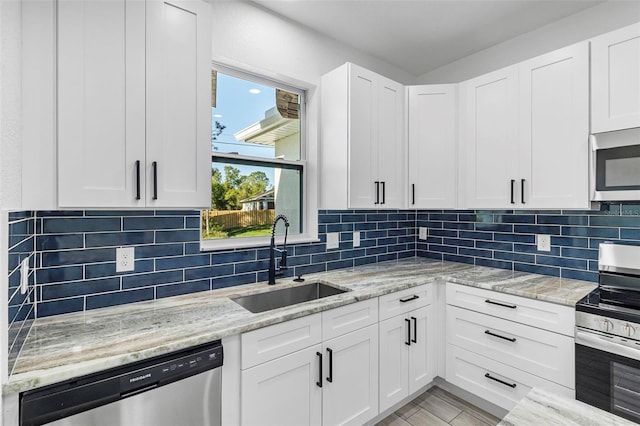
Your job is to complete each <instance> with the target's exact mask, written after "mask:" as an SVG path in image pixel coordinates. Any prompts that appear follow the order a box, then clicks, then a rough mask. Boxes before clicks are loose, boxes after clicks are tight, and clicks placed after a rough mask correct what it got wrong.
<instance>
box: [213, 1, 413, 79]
mask: <svg viewBox="0 0 640 426" xmlns="http://www.w3.org/2000/svg"><path fill="white" fill-rule="evenodd" d="M212 7H213V19H212V21H213V44H212V48H213V56H214V60H219V61H221V62H225V63H228V62H229V61H230V62H237V63H239V64H244V65H249V66H252V67H256V68H258V69H262V70H269V71H272V72H274V73H276V74H282V75H284V76H287V77H289V78H294V79H298V80H301V81H306V82H310V83H314V84H317V83H318V82H319V80H320V76H321V75H322V74H325V73H327V72H328V71H331V70H332V69H334V68H337V67H338V66H340V65H342V64H343V63H345V62H347V61H349V62H354V63H356V64H358V65H361V66H363V67H365V68H368V69H370V70H372V71H376V72H378V73H380V74H382V75H384V76H386V77H389V78H391V79H394V80H396V81H399V82H401V83H413V81H414V79H415V76H413V75H411V74H409V73H407V72H405V71H403V70H401V69H399V68H397V67H395V66H393V65H390V64H388V63H386V62H383V61H381V60H378V59H376V58H374V57H372V56H369V55H367V54H364V53H362V52H360V51H359V50H356V49H353V48H350V47H348V46H345V45H344V44H342V43H340V42H338V41H335V40H333V39H330V38H328V37H326V36H324V35H321V34H319V33H317V32H315V31H313V30H310V29H308V28H306V27H303V26H301V25H299V24H297V23H295V22H293V21H290V20H288V19H286V18H284V17H282V16H280V15H276V14H275V13H273V12H271V11H268V10H266V9H264V8H262V7H260V6H258V5H256V4H252V3H247V2H243V1H228V0H227V1H224V0H223V1H219V0H218V1H213V2H212Z"/></svg>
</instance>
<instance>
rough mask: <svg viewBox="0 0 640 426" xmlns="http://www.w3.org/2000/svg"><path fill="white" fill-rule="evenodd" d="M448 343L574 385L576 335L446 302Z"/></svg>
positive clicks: (560, 382) (555, 380)
mask: <svg viewBox="0 0 640 426" xmlns="http://www.w3.org/2000/svg"><path fill="white" fill-rule="evenodd" d="M446 324H447V343H450V344H453V345H456V346H459V347H461V348H464V349H467V350H469V351H472V352H474V353H477V354H480V355H483V356H486V357H488V358H491V359H493V360H496V361H499V362H501V363H504V364H507V365H510V366H512V367H515V368H518V369H520V370H523V371H525V372H528V373H531V374H535V375H536V376H540V377H542V378H544V379H547V380H551V381H553V382H556V383H558V384H561V385H563V386H566V387H568V388H571V389H574V388H575V385H574V382H575V377H574V374H573V372H574V368H573V366H574V362H575V360H574V339H573V338H572V337H568V336H564V335H562V334H557V333H552V332H550V331H546V330H540V329H538V328H533V327H529V326H526V325H522V324H518V323H514V322H510V321H507V320H504V319H501V318H496V317H492V316H489V315H483V314H480V313H477V312H473V311H468V310H466V309H461V308H457V307H455V306H447V320H446Z"/></svg>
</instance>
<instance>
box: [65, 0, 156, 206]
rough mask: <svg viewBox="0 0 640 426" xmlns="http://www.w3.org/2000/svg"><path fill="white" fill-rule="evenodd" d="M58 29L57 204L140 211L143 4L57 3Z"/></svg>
mask: <svg viewBox="0 0 640 426" xmlns="http://www.w3.org/2000/svg"><path fill="white" fill-rule="evenodd" d="M57 28H58V204H59V205H60V206H61V207H136V206H144V202H145V201H144V194H141V196H140V199H136V198H137V197H136V195H137V194H136V189H137V182H136V179H137V174H136V162H139V163H138V164H140V166H141V167H144V162H145V128H144V123H145V92H144V84H145V64H144V57H145V33H144V28H145V4H144V2H135V1H124V0H118V1H107V0H103V1H93V0H91V1H89V0H85V1H78V0H73V1H70V0H60V1H59V2H58V26H57ZM140 185H141V188H144V175H143V174H142V173H140Z"/></svg>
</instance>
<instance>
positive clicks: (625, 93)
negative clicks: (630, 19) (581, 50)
mask: <svg viewBox="0 0 640 426" xmlns="http://www.w3.org/2000/svg"><path fill="white" fill-rule="evenodd" d="M591 108H592V110H591V133H600V132H609V131H612V130H621V129H629V128H632V127H640V24H635V25H631V26H628V27H625V28H622V29H619V30H617V31H613V32H610V33H607V34H604V35H601V36H599V37H596V38H594V39H593V40H591Z"/></svg>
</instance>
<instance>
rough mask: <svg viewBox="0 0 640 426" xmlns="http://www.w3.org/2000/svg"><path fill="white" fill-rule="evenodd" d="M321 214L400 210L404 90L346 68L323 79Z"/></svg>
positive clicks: (370, 74) (365, 72)
mask: <svg viewBox="0 0 640 426" xmlns="http://www.w3.org/2000/svg"><path fill="white" fill-rule="evenodd" d="M320 104H321V146H320V165H321V168H322V177H321V179H322V185H320V187H319V190H320V193H321V206H322V208H346V207H349V208H401V207H403V206H404V194H405V192H406V191H405V189H404V188H405V186H404V185H405V179H406V178H405V165H406V141H405V136H404V135H405V131H404V128H405V124H406V123H405V88H404V86H403V85H401V84H399V83H396V82H394V81H392V80H389V79H387V78H385V77H382V76H380V75H378V74H376V73H374V72H371V71H368V70H366V69H364V68H361V67H359V66H357V65H354V64H350V63H347V64H345V65H343V66H341V67H339V68H337V69H336V70H334V71H331V72H330V73H328V74H326V75H324V76H323V77H322V85H321V102H320Z"/></svg>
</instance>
